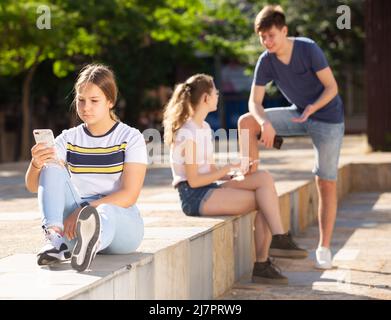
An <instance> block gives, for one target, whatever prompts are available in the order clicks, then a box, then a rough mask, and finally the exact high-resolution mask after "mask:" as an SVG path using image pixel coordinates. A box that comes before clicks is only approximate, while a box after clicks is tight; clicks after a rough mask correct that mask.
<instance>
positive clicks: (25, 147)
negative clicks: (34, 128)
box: [19, 63, 38, 160]
mask: <svg viewBox="0 0 391 320" xmlns="http://www.w3.org/2000/svg"><path fill="white" fill-rule="evenodd" d="M37 66H38V63H35V64H34V65H33V66H32V67H31V68H30V69H29V70H28V71H27V75H26V77H25V78H24V80H23V89H22V96H23V97H22V117H23V122H22V143H21V150H20V158H19V160H27V159H29V158H30V137H31V134H32V133H31V128H30V91H31V82H32V80H33V77H34V73H35V71H36V69H37Z"/></svg>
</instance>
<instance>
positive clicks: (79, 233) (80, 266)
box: [71, 206, 100, 272]
mask: <svg viewBox="0 0 391 320" xmlns="http://www.w3.org/2000/svg"><path fill="white" fill-rule="evenodd" d="M82 224H90V225H89V227H92V228H93V230H84V229H85V228H82ZM86 227H88V226H87V225H86ZM82 229H83V230H82ZM83 232H84V234H83ZM99 233H100V218H99V213H98V212H97V211H96V209H95V208H94V207H91V206H86V207H84V208H83V209H81V210H80V213H79V217H78V219H77V225H76V239H77V242H76V245H75V248H74V249H73V252H72V259H71V265H72V268H73V269H75V270H77V271H79V272H81V271H84V270H86V269H87V268H88V267H89V266H90V264H91V262H92V259H93V258H94V256H95V254H94V253H95V251H96V249H97V248H96V245H97V242H98V239H99ZM83 238H84V239H83ZM86 238H87V239H86ZM86 241H87V243H86ZM82 249H84V250H85V253H84V259H83V261H82V262H81V263H78V261H77V258H78V256H79V255H80V253H81V251H82Z"/></svg>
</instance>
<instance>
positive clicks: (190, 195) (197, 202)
mask: <svg viewBox="0 0 391 320" xmlns="http://www.w3.org/2000/svg"><path fill="white" fill-rule="evenodd" d="M175 188H177V189H178V192H179V198H180V199H181V205H182V210H183V212H184V213H185V214H186V215H187V216H193V217H197V216H200V215H201V212H200V209H201V205H202V204H203V203H204V202H205V201H206V200H207V199H208V198H209V197H210V195H211V194H212V191H213V190H215V189H218V188H220V186H219V185H218V184H217V183H211V184H208V185H206V186H203V187H199V188H192V187H190V185H189V183H188V182H187V181H182V182H179V183H178V184H177V185H176V186H175Z"/></svg>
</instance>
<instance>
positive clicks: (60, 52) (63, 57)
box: [0, 0, 98, 159]
mask: <svg viewBox="0 0 391 320" xmlns="http://www.w3.org/2000/svg"><path fill="white" fill-rule="evenodd" d="M42 5H47V6H48V8H49V9H50V20H51V23H50V29H40V28H38V27H37V19H38V18H39V15H40V14H39V12H37V9H38V8H39V6H42ZM0 21H1V22H2V23H1V25H0V38H1V39H2V41H1V42H0V74H2V75H9V76H15V75H18V74H24V79H23V86H22V113H23V129H22V143H21V158H22V159H27V158H28V157H29V152H28V151H29V146H30V136H31V128H30V126H29V116H30V110H29V109H30V101H29V98H30V88H31V82H32V80H33V77H34V74H35V71H36V69H37V67H38V65H39V64H40V63H42V62H43V61H45V60H48V59H50V60H53V72H54V73H55V74H56V75H57V76H58V77H63V76H65V75H66V74H67V73H68V72H69V71H72V70H73V69H74V64H73V62H72V59H74V58H76V57H77V56H78V55H94V54H96V53H97V51H98V47H97V45H96V39H95V37H94V36H93V35H90V34H89V33H88V32H87V31H86V30H85V29H84V28H83V27H82V26H81V24H80V22H81V21H82V17H81V16H80V13H79V12H76V11H74V12H69V11H65V10H64V9H63V8H62V7H61V6H60V2H58V4H57V3H52V2H49V1H31V0H21V1H12V0H5V1H3V2H2V3H1V4H0Z"/></svg>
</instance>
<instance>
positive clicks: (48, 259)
mask: <svg viewBox="0 0 391 320" xmlns="http://www.w3.org/2000/svg"><path fill="white" fill-rule="evenodd" d="M64 258H65V259H66V260H68V259H70V258H71V253H70V252H69V251H67V252H64ZM62 262H65V260H62V259H58V258H56V257H53V256H51V255H49V254H47V253H46V252H44V253H42V254H39V255H38V260H37V263H38V265H39V266H50V265H52V264H55V263H62Z"/></svg>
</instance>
